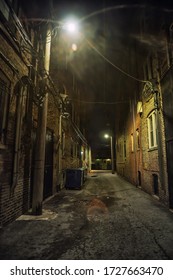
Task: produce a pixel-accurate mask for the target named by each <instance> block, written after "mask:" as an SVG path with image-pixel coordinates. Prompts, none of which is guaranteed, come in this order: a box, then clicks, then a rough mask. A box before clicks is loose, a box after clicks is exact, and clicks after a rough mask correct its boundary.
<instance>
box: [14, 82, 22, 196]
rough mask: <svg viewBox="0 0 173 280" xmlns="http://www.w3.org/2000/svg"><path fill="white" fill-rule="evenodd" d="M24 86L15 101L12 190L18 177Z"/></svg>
mask: <svg viewBox="0 0 173 280" xmlns="http://www.w3.org/2000/svg"><path fill="white" fill-rule="evenodd" d="M24 92H25V86H24V85H22V86H21V89H20V93H19V97H18V99H19V100H18V102H17V107H18V108H17V117H16V133H15V146H14V160H13V173H12V190H13V191H14V189H15V187H16V186H17V183H18V177H19V159H20V150H21V149H20V145H21V134H22V119H23V110H22V108H23V103H24Z"/></svg>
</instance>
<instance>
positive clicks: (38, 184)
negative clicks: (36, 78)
mask: <svg viewBox="0 0 173 280" xmlns="http://www.w3.org/2000/svg"><path fill="white" fill-rule="evenodd" d="M50 49H51V26H50V25H48V27H47V31H46V45H45V56H44V70H45V72H46V73H45V76H44V78H43V80H44V79H45V80H46V81H47V75H48V74H49V66H50ZM43 82H44V81H43ZM44 90H45V96H44V100H43V104H42V106H41V107H40V108H39V113H38V125H37V134H36V148H35V160H34V180H33V198H32V213H33V214H34V215H41V214H42V202H43V188H44V166H45V144H46V126H47V109H48V92H47V87H46V86H45V88H44Z"/></svg>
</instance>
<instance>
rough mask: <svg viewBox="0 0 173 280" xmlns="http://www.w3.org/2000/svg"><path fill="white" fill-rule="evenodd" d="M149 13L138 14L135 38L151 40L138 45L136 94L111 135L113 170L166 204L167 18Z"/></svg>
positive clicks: (170, 96) (171, 188)
mask: <svg viewBox="0 0 173 280" xmlns="http://www.w3.org/2000/svg"><path fill="white" fill-rule="evenodd" d="M153 13H154V12H153V10H149V9H148V10H147V13H145V12H144V13H143V14H141V17H140V23H141V24H140V25H139V26H140V30H139V34H140V38H141V41H142V42H146V41H147V40H149V39H150V40H151V38H152V40H153V41H154V43H153V44H151V42H150V44H148V45H147V46H145V47H143V46H142V48H143V57H142V59H140V60H138V64H139V63H140V66H141V65H142V67H141V68H142V69H143V77H142V76H140V78H142V79H143V81H144V86H141V87H140V90H139V87H137V88H136V91H137V92H138V94H136V95H135V98H133V100H132V101H131V104H130V111H129V114H128V116H127V117H126V119H125V120H124V126H123V130H121V131H120V130H119V131H118V133H117V171H118V172H119V173H120V174H122V175H123V176H125V177H126V178H127V179H128V180H129V181H130V182H132V183H134V184H135V185H136V186H141V188H142V189H143V190H145V191H146V192H148V193H150V194H151V195H155V196H157V197H158V198H159V199H160V200H161V201H162V202H163V203H165V204H166V205H168V206H169V207H172V206H173V195H172V194H173V185H172V184H173V183H172V182H173V181H172V178H173V177H172V174H173V173H172V170H173V169H172V163H171V162H172V159H173V153H172V135H171V131H172V125H173V122H172V116H173V115H172V100H173V92H172V76H171V73H172V57H173V56H172V53H173V49H172V28H171V27H172V24H171V23H172V20H173V19H172V18H171V16H170V17H169V16H168V15H167V16H165V14H164V15H162V16H160V21H159V23H158V21H157V18H155V14H153ZM154 19H155V21H154ZM156 41H157V44H156V43H155V42H156ZM145 81H146V82H145ZM147 81H148V82H147ZM168 103H169V105H168Z"/></svg>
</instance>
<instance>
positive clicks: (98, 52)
mask: <svg viewBox="0 0 173 280" xmlns="http://www.w3.org/2000/svg"><path fill="white" fill-rule="evenodd" d="M85 40H86V41H87V43H88V45H89V46H90V47H91V48H92V49H93V50H94V51H95V52H96V53H97V54H99V55H100V56H101V57H102V58H103V59H104V60H105V61H107V62H108V63H109V64H110V65H112V66H113V67H114V68H115V69H117V70H118V71H120V72H121V73H123V74H124V75H126V76H127V77H129V78H131V79H133V80H135V81H138V82H141V83H151V82H150V81H146V80H141V79H138V78H136V77H134V76H132V75H130V74H129V73H127V72H125V71H124V70H122V69H121V68H120V67H118V66H117V65H115V64H114V63H113V62H111V61H110V60H109V59H108V58H107V57H105V56H104V55H103V54H102V53H101V52H100V51H99V50H98V49H97V48H96V47H95V46H94V45H93V44H92V43H91V42H90V41H89V40H88V39H87V38H86V37H85Z"/></svg>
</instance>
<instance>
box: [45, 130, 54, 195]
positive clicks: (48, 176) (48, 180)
mask: <svg viewBox="0 0 173 280" xmlns="http://www.w3.org/2000/svg"><path fill="white" fill-rule="evenodd" d="M52 184H53V131H52V130H50V129H47V131H46V150H45V168H44V190H43V199H45V198H47V197H49V196H51V195H52V187H53V186H52Z"/></svg>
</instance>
